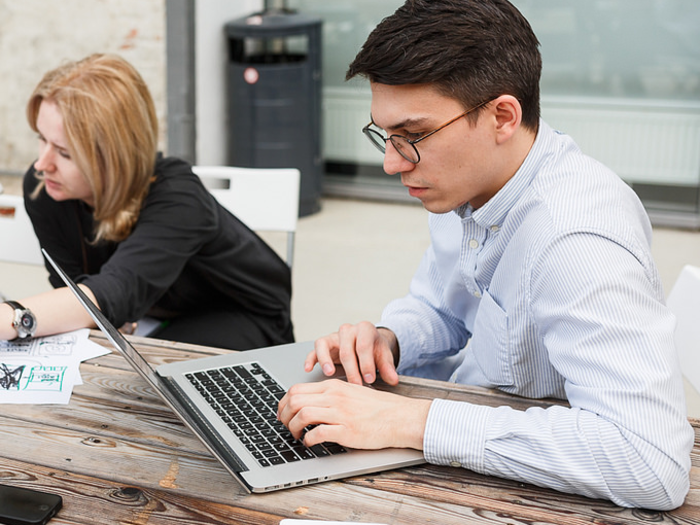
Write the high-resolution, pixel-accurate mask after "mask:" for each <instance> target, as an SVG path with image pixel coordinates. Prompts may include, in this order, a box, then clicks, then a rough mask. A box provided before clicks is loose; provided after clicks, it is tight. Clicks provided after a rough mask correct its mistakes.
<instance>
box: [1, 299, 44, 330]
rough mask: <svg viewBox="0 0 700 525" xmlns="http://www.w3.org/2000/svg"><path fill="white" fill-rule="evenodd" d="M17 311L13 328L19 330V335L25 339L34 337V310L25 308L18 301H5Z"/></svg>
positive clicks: (13, 320)
mask: <svg viewBox="0 0 700 525" xmlns="http://www.w3.org/2000/svg"><path fill="white" fill-rule="evenodd" d="M5 303H7V304H9V305H10V306H11V307H12V308H13V309H14V311H15V316H14V317H13V318H12V328H14V329H15V330H16V331H17V337H19V338H20V339H23V338H25V337H32V336H33V335H34V332H36V317H34V314H33V313H32V311H31V310H30V309H28V308H25V307H24V306H22V305H21V304H19V303H18V302H17V301H5Z"/></svg>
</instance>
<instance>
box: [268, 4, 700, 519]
mask: <svg viewBox="0 0 700 525" xmlns="http://www.w3.org/2000/svg"><path fill="white" fill-rule="evenodd" d="M538 45H539V44H538V41H537V39H536V37H535V35H534V34H533V32H532V29H531V28H530V25H529V24H528V22H527V21H526V20H525V19H524V18H523V17H522V15H521V14H520V13H519V12H518V11H517V10H516V9H515V8H514V7H513V6H512V5H510V4H509V3H508V2H507V1H506V0H479V1H475V0H409V1H407V2H406V4H405V5H404V6H403V7H401V8H400V9H399V10H398V11H397V12H396V13H395V14H394V15H392V16H390V17H388V18H386V19H385V20H384V21H383V22H382V23H381V24H380V25H379V26H378V27H377V28H376V29H375V30H374V32H373V33H372V34H371V35H370V36H369V38H368V40H367V42H366V43H365V44H364V46H363V48H362V50H361V51H360V53H359V54H358V56H357V57H356V59H355V60H354V62H353V63H352V64H351V66H350V69H349V71H348V75H347V76H348V78H351V77H354V76H356V75H361V76H364V77H367V78H368V79H369V81H370V83H371V88H372V107H371V110H372V111H371V116H372V123H371V124H370V125H368V126H367V127H366V128H365V129H364V130H363V131H364V132H365V134H367V136H368V137H369V138H370V139H371V140H372V141H373V142H374V143H375V145H377V147H378V148H379V149H380V150H382V151H384V150H385V157H384V169H385V171H386V172H387V173H398V174H400V176H401V181H402V183H403V184H404V185H405V186H406V187H407V188H408V190H409V192H410V194H411V195H413V196H414V197H416V198H418V199H420V201H421V202H422V203H423V205H424V206H425V208H426V209H427V210H429V211H430V212H432V213H431V216H430V231H431V241H432V242H431V246H430V248H429V249H428V251H427V252H426V254H425V256H424V258H423V261H422V263H421V265H420V267H419V269H418V271H417V273H416V275H415V277H414V279H413V281H412V283H411V287H410V293H409V295H408V296H406V297H404V298H402V299H398V300H396V301H394V302H392V303H390V304H389V305H388V306H387V308H386V309H385V311H384V313H383V316H382V319H381V321H380V323H379V324H378V325H377V327H375V326H374V325H372V324H370V323H367V322H365V323H360V324H358V325H355V326H350V325H344V326H342V327H341V328H340V330H339V331H338V332H337V333H335V334H332V335H329V336H327V337H324V338H322V339H319V340H318V341H317V342H316V345H315V350H314V352H312V353H311V354H310V355H309V357H308V359H307V361H306V363H305V366H306V368H307V370H310V369H311V368H312V367H313V366H315V364H319V366H321V367H322V369H323V370H324V372H326V373H327V374H329V375H330V374H332V373H333V372H334V370H335V366H336V365H337V364H341V365H342V366H343V367H344V368H345V372H346V373H347V377H348V382H347V383H344V382H340V381H333V380H330V381H326V382H323V383H318V384H311V385H296V386H294V387H293V388H292V389H290V391H289V393H288V394H287V396H286V397H285V398H284V399H283V400H282V401H281V402H280V409H279V410H280V412H279V417H280V419H281V420H282V421H283V422H284V423H285V424H286V425H288V426H289V428H290V429H291V430H292V432H293V433H294V434H295V435H297V436H301V435H302V433H303V429H304V428H305V427H306V426H307V425H309V424H317V425H318V426H316V427H315V428H313V429H312V430H310V431H308V432H306V434H305V437H304V439H305V441H306V443H307V444H308V445H313V444H315V443H318V442H323V441H336V442H339V443H341V444H343V445H347V446H350V447H356V448H372V449H376V448H382V447H391V446H393V447H412V448H416V449H420V450H423V452H424V454H425V457H426V459H427V460H428V461H429V462H431V463H435V464H438V465H452V466H463V467H465V468H469V469H472V470H474V471H476V472H480V473H484V474H489V475H494V476H502V477H505V478H510V479H515V480H519V481H523V482H528V483H534V484H537V485H541V486H546V487H551V488H554V489H557V490H560V491H564V492H572V493H578V494H583V495H586V496H590V497H594V498H607V499H610V500H612V501H613V502H615V503H617V504H619V505H622V506H639V507H646V508H655V509H671V508H674V507H677V506H679V505H680V504H681V503H682V502H683V500H684V498H685V495H686V494H687V492H688V489H689V482H688V473H689V470H690V449H691V447H692V444H693V431H692V428H691V427H690V425H689V424H688V421H687V419H686V417H685V401H684V396H683V388H682V380H681V373H680V370H679V365H678V361H677V358H676V353H675V348H674V343H673V330H674V318H673V316H672V314H671V313H670V312H669V310H668V309H667V308H666V306H665V304H664V295H663V291H662V287H661V283H660V281H659V276H658V274H657V271H656V268H655V266H654V262H653V260H652V257H651V253H650V249H649V242H650V237H651V228H650V225H649V221H648V218H647V216H646V214H645V212H644V209H643V207H642V205H641V203H640V202H639V200H638V199H637V197H636V196H635V195H634V193H633V192H632V191H631V190H630V189H629V188H628V187H627V186H626V185H625V184H624V183H623V182H622V181H621V180H620V179H619V178H618V177H617V176H616V175H615V174H613V173H612V172H610V171H609V170H608V169H606V168H605V167H604V166H602V165H601V164H599V163H597V162H596V161H594V160H593V159H591V158H589V157H586V156H585V155H583V154H582V153H581V151H580V150H579V149H578V147H577V146H576V145H575V144H574V142H573V141H572V140H571V139H570V138H569V137H567V136H566V135H563V134H561V133H559V132H556V131H554V130H553V129H552V128H550V127H549V126H548V125H547V124H546V123H545V122H543V121H541V120H540V118H539V88H538V85H539V77H540V70H541V59H540V55H539V51H538ZM467 343H469V344H468V345H467ZM465 346H466V348H465ZM462 349H464V350H462ZM460 351H461V352H460ZM377 372H378V373H379V375H380V376H381V378H382V379H384V380H385V381H386V382H387V383H389V384H396V383H397V381H398V376H397V373H403V374H410V375H422V376H428V377H436V378H444V379H449V380H450V381H454V382H458V383H463V384H471V385H480V386H485V387H490V388H498V389H501V390H503V391H505V392H509V393H512V394H518V395H521V396H525V397H532V398H542V397H556V398H561V399H565V400H567V401H568V402H569V404H570V408H569V407H563V406H553V407H551V408H548V409H546V410H545V409H539V408H532V409H530V410H527V411H525V412H522V411H516V410H513V409H510V408H508V407H501V408H490V407H484V406H474V405H471V404H468V403H460V402H453V401H447V400H439V399H438V400H433V401H430V400H418V399H410V398H405V397H400V396H397V395H394V394H389V393H386V392H381V391H376V390H373V389H371V388H366V387H364V386H362V383H363V382H366V383H372V382H373V381H374V380H375V379H376V373H377Z"/></svg>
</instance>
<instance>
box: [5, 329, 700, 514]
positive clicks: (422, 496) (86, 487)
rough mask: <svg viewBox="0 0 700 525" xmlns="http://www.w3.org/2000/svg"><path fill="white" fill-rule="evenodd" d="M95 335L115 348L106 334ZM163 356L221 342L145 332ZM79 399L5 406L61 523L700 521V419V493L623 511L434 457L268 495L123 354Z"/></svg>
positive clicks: (412, 384)
mask: <svg viewBox="0 0 700 525" xmlns="http://www.w3.org/2000/svg"><path fill="white" fill-rule="evenodd" d="M92 338H93V340H95V341H96V342H97V343H99V344H102V345H105V346H108V347H109V344H108V343H107V342H106V341H105V340H104V338H103V337H102V336H101V334H99V333H98V332H93V334H92ZM133 340H134V342H135V344H136V346H137V347H138V348H139V349H140V350H141V351H142V352H143V354H144V355H145V356H146V357H147V358H148V360H149V361H150V362H151V363H153V364H154V365H158V364H160V363H163V362H171V361H176V360H181V359H192V358H195V357H202V356H204V355H208V354H211V353H218V352H219V351H218V350H215V349H210V348H203V347H197V346H191V345H184V344H178V343H168V342H164V341H157V340H151V339H140V338H134V339H133ZM81 373H82V376H83V381H84V384H83V385H81V386H77V387H75V389H74V392H73V396H72V398H71V402H70V404H69V405H43V406H42V405H35V406H31V405H2V406H0V424H1V425H2V427H1V429H0V483H4V484H9V485H16V486H22V487H29V488H35V489H39V490H46V491H50V492H54V493H58V494H60V495H61V496H63V500H64V507H63V510H61V512H60V513H59V514H58V516H57V517H56V518H54V520H52V522H51V524H52V525H53V524H54V523H55V524H61V523H62V524H71V525H75V524H90V525H100V524H110V525H113V524H132V525H146V524H152V525H159V524H166V523H167V524H187V525H193V524H207V525H213V524H234V523H245V524H269V525H272V524H274V525H276V524H278V523H279V522H280V520H281V519H283V518H305V519H315V520H338V521H365V522H378V523H386V524H420V525H425V524H435V525H449V524H460V525H463V524H471V523H479V524H492V525H493V524H513V525H515V524H535V523H536V524H548V523H556V524H583V523H592V522H595V523H598V524H623V523H624V524H635V523H683V524H688V523H695V524H700V421H699V420H693V421H692V423H693V426H694V428H695V436H696V439H695V448H694V449H693V456H692V461H693V470H692V475H691V477H692V479H691V491H690V494H689V495H688V497H687V499H686V502H685V504H684V505H683V506H682V507H681V508H679V509H677V510H675V511H673V512H667V513H662V512H654V511H645V510H638V509H637V510H630V509H623V508H620V507H617V506H615V505H613V504H612V503H610V502H607V501H602V500H592V499H587V498H584V497H579V496H572V495H567V494H562V493H559V492H555V491H552V490H546V489H542V488H538V487H535V486H531V485H527V484H522V483H517V482H512V481H506V480H502V479H499V478H495V477H488V476H482V475H479V474H474V473H472V472H470V471H468V470H465V469H461V468H447V467H437V466H432V465H424V466H420V467H412V468H405V469H401V470H395V471H390V472H384V473H381V474H377V475H372V476H359V477H355V478H350V479H347V480H344V481H341V482H335V481H334V482H327V483H322V484H318V485H310V486H306V487H299V488H294V489H290V490H283V491H278V492H272V493H268V494H263V495H251V494H246V493H244V492H243V491H242V490H241V489H240V487H239V485H238V483H237V482H236V481H235V480H234V479H233V478H232V477H231V476H230V475H229V474H228V473H227V472H226V471H225V470H224V468H223V467H222V466H220V465H219V463H218V462H217V461H216V460H214V459H213V458H212V457H211V456H210V455H209V453H208V452H207V451H206V449H205V448H204V447H203V446H202V445H201V444H200V442H199V441H198V440H197V439H196V438H195V437H194V436H193V435H192V434H191V433H190V432H189V430H187V429H186V428H185V427H184V426H183V425H182V424H181V423H180V421H179V420H178V419H177V418H176V417H175V416H174V415H173V414H172V413H171V412H170V411H169V410H168V409H167V408H166V407H165V406H164V405H163V403H162V402H161V401H160V398H159V397H158V396H157V395H156V394H154V393H153V391H152V390H151V388H150V387H149V386H148V385H147V384H146V382H145V381H143V380H142V379H141V377H140V376H139V375H138V374H137V373H136V372H134V371H133V370H131V368H130V367H129V366H128V365H127V363H126V362H125V361H124V359H122V358H121V357H120V356H119V355H118V354H116V353H113V354H111V355H108V356H104V357H101V358H98V359H94V360H91V361H87V362H85V363H83V364H82V365H81ZM394 390H395V391H398V392H401V393H406V394H410V395H412V396H416V397H430V398H433V397H441V398H450V399H463V400H467V401H472V402H475V403H480V404H485V405H490V406H500V405H504V404H508V405H511V406H514V407H516V408H525V407H527V406H532V405H538V404H539V405H546V404H547V403H544V402H543V403H539V402H537V401H531V400H523V399H519V398H513V397H510V396H506V395H503V394H499V393H495V392H491V391H486V390H483V389H476V388H469V387H462V386H455V385H449V384H446V383H439V382H434V381H425V380H416V379H411V378H405V379H403V380H402V382H401V384H400V385H399V386H398V387H396V388H395V389H394Z"/></svg>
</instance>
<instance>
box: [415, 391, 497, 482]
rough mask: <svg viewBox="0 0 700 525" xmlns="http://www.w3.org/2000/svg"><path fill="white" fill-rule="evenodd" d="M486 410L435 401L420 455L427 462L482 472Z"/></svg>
mask: <svg viewBox="0 0 700 525" xmlns="http://www.w3.org/2000/svg"><path fill="white" fill-rule="evenodd" d="M491 410H492V409H491V408H490V407H485V406H479V405H473V404H471V403H465V402H461V401H449V400H446V399H435V400H433V402H432V403H431V405H430V411H429V412H428V419H427V421H426V424H425V433H424V435H423V455H424V456H425V459H426V460H427V461H428V462H429V463H433V464H435V465H445V466H451V467H464V468H468V469H469V470H473V471H474V472H478V473H484V450H485V440H486V428H487V425H488V420H489V417H490V413H491Z"/></svg>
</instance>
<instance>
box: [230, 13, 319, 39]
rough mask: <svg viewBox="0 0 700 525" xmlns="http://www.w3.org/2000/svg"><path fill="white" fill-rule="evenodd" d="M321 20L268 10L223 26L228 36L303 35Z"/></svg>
mask: <svg viewBox="0 0 700 525" xmlns="http://www.w3.org/2000/svg"><path fill="white" fill-rule="evenodd" d="M320 25H321V19H320V18H318V17H314V16H309V15H305V14H302V13H297V12H296V11H289V10H270V11H263V12H259V13H253V14H251V15H248V16H244V17H242V18H237V19H235V20H231V21H230V22H228V23H227V24H226V26H225V28H226V34H227V35H228V36H234V37H235V36H263V35H264V36H284V35H288V34H295V33H303V32H305V31H306V30H308V29H309V28H311V27H314V26H320Z"/></svg>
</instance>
